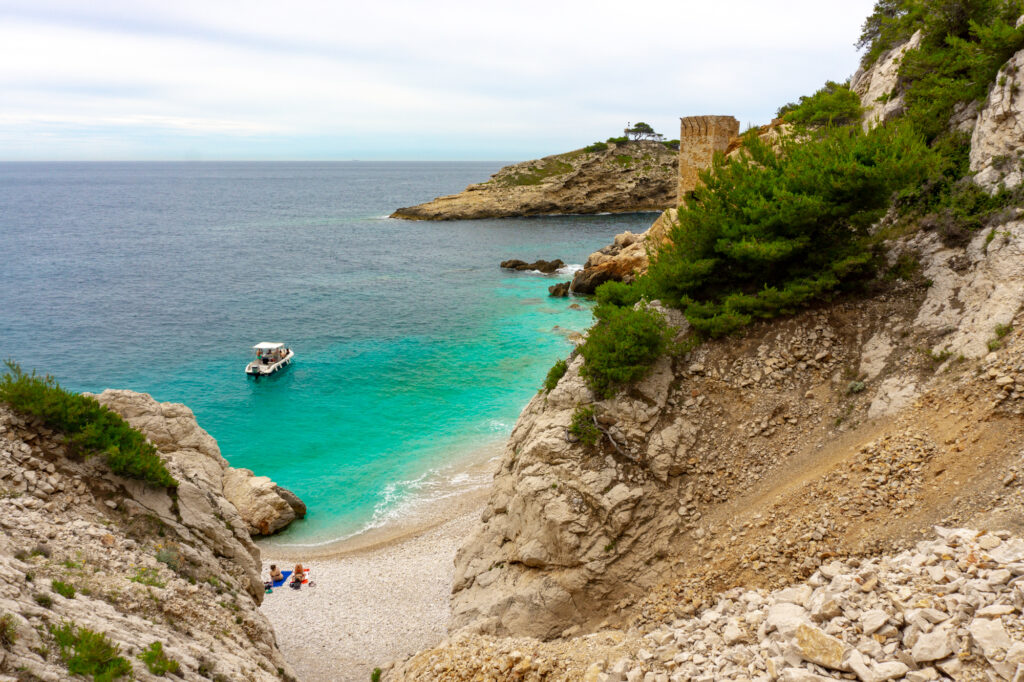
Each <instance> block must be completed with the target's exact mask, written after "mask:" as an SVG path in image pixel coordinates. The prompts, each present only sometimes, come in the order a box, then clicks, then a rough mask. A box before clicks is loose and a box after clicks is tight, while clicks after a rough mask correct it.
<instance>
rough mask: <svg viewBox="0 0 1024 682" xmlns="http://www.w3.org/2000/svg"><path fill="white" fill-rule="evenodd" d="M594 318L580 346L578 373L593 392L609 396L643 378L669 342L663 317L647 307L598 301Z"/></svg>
mask: <svg viewBox="0 0 1024 682" xmlns="http://www.w3.org/2000/svg"><path fill="white" fill-rule="evenodd" d="M594 316H595V317H596V318H597V324H595V325H594V326H593V327H592V328H591V329H590V332H589V333H588V334H587V339H586V341H584V342H583V345H581V346H580V355H582V356H583V367H582V369H581V370H580V373H581V374H582V375H583V378H584V379H586V381H587V383H588V384H589V385H590V387H591V388H593V389H594V392H595V393H597V394H598V395H600V396H602V397H605V398H609V397H611V396H613V395H614V394H615V392H616V391H617V390H618V388H619V387H620V386H622V385H624V384H628V383H631V382H634V381H637V380H639V379H642V378H643V377H644V375H645V374H647V371H648V370H649V369H650V367H651V365H652V364H654V361H655V360H657V359H658V357H659V356H660V355H661V354H662V353H663V352H664V350H665V346H666V344H667V342H668V327H667V326H666V325H665V319H664V318H663V317H662V316H661V315H660V314H659V313H657V312H654V311H652V310H649V309H647V308H646V307H641V308H639V309H636V308H632V307H629V308H622V307H619V306H616V305H612V304H608V303H605V304H600V305H598V306H597V307H596V308H595V309H594Z"/></svg>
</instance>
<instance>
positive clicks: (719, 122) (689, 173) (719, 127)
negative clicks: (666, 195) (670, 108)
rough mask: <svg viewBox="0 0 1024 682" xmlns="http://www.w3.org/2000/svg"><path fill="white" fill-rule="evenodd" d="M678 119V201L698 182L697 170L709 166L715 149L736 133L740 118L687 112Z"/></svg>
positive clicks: (722, 146)
mask: <svg viewBox="0 0 1024 682" xmlns="http://www.w3.org/2000/svg"><path fill="white" fill-rule="evenodd" d="M679 123H680V126H679V194H678V203H682V201H683V198H684V197H685V196H686V193H687V192H692V191H693V190H694V189H696V188H697V185H698V184H700V171H702V170H704V169H706V168H709V167H710V166H711V160H712V159H713V158H714V156H715V152H724V151H725V150H726V148H727V147H728V146H729V143H730V142H731V141H732V140H733V139H734V138H736V136H738V135H739V133H740V122H739V121H737V120H736V118H734V117H733V116H687V117H685V118H681V119H679Z"/></svg>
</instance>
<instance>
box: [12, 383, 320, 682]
mask: <svg viewBox="0 0 1024 682" xmlns="http://www.w3.org/2000/svg"><path fill="white" fill-rule="evenodd" d="M98 399H99V400H100V402H101V403H103V404H105V405H108V406H109V407H110V408H111V409H113V410H114V411H115V412H118V413H119V414H121V416H122V417H123V418H124V419H125V420H126V421H128V422H129V423H130V424H131V425H132V426H133V427H134V428H136V429H137V430H139V431H140V432H142V433H143V435H145V436H146V437H147V438H148V439H149V440H150V442H152V443H153V444H154V445H155V446H156V447H157V450H158V453H159V455H160V458H161V459H162V460H163V461H164V463H165V466H166V467H167V469H168V470H169V471H170V473H171V474H172V475H173V476H174V477H175V478H176V479H177V480H178V486H177V488H175V489H173V490H169V489H166V488H157V487H154V486H152V485H148V484H145V483H143V482H141V481H138V480H134V479H127V478H122V477H120V476H116V475H114V474H112V473H111V472H110V470H109V469H108V468H107V466H106V465H105V464H104V463H102V462H100V461H99V458H91V459H88V460H85V461H82V460H80V459H73V458H71V457H69V456H68V450H67V446H66V445H65V443H64V441H63V436H62V434H60V433H56V432H54V431H52V430H51V429H48V428H46V427H45V426H43V425H42V424H41V423H40V422H38V421H36V420H35V419H34V418H29V417H25V416H23V415H20V414H18V413H15V412H12V411H11V410H9V409H8V408H7V407H5V406H2V405H0V527H2V528H3V533H2V534H0V619H2V620H3V623H2V627H3V629H4V635H3V638H2V640H0V644H2V646H0V679H3V680H15V679H16V680H19V681H21V680H47V681H53V682H56V681H58V680H65V679H69V672H68V668H67V664H66V662H64V660H63V659H64V657H63V656H62V655H60V653H61V641H60V640H58V639H57V637H56V635H55V634H54V632H55V631H54V629H55V628H61V627H67V626H69V625H70V627H71V632H74V633H78V634H79V635H81V634H82V633H86V632H89V633H97V635H104V636H105V637H106V638H107V640H108V642H109V644H110V645H111V646H113V647H116V648H117V651H116V652H115V653H116V654H119V655H120V656H121V657H122V658H124V659H125V660H126V661H127V665H129V666H130V668H131V674H132V675H133V676H134V677H135V679H140V680H149V679H158V675H157V674H154V673H153V672H152V670H151V669H150V668H149V667H147V665H146V664H145V663H144V662H143V661H142V660H141V659H140V658H139V656H140V655H141V654H143V652H145V651H147V650H150V651H152V648H153V646H154V643H158V644H159V648H160V650H161V651H162V652H163V656H165V657H166V658H167V659H169V660H173V661H174V662H175V663H176V666H175V667H174V669H175V670H177V675H178V676H180V677H182V678H184V679H188V680H199V679H217V680H281V679H295V676H294V673H293V671H292V668H291V666H290V665H289V664H288V662H287V661H286V660H285V659H284V657H283V656H282V654H281V652H280V650H279V649H278V646H277V639H276V637H275V634H274V631H273V629H272V627H271V626H270V623H269V622H268V621H267V619H266V618H265V617H264V615H263V614H262V613H261V612H260V609H259V605H260V603H261V602H262V600H263V593H264V590H263V582H262V579H261V577H260V572H261V564H260V551H259V548H257V547H256V545H255V544H254V543H253V541H252V539H251V536H250V533H262V532H264V531H271V530H273V529H279V528H281V527H283V526H284V525H286V524H287V522H288V520H291V519H294V518H296V517H297V516H298V515H299V514H300V513H301V512H302V509H303V508H302V506H301V502H299V501H298V499H297V498H295V497H294V495H291V494H290V493H288V492H287V491H283V490H282V489H279V488H277V487H276V486H274V485H273V484H272V483H269V479H265V478H263V477H255V476H253V475H252V473H251V472H247V471H245V470H235V469H232V468H231V467H229V466H228V465H227V462H226V461H225V460H224V458H223V457H222V456H221V454H220V450H219V449H218V448H217V444H216V442H215V441H214V440H213V438H212V437H211V436H210V435H209V434H208V433H207V432H206V431H204V430H203V429H202V428H201V427H199V425H198V424H197V423H196V420H195V417H194V416H193V414H192V412H191V410H189V409H188V408H187V407H185V406H184V405H178V404H173V403H158V402H157V401H155V400H153V399H152V398H151V397H150V396H148V395H145V394H139V393H133V392H131V391H104V392H103V393H102V394H100V395H99V396H98ZM235 501H237V502H238V505H236V503H235ZM239 505H240V506H239ZM86 639H88V637H87V638H86ZM65 653H66V654H68V655H70V654H71V653H72V652H71V649H70V648H69V649H65Z"/></svg>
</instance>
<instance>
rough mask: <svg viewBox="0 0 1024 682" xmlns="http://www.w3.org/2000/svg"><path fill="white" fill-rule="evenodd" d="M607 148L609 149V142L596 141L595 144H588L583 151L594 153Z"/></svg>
mask: <svg viewBox="0 0 1024 682" xmlns="http://www.w3.org/2000/svg"><path fill="white" fill-rule="evenodd" d="M606 149H608V143H607V142H595V143H594V144H591V145H587V146H586V147H584V148H583V151H585V152H591V153H592V152H603V151H605V150H606Z"/></svg>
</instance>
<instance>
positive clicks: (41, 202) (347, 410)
mask: <svg viewBox="0 0 1024 682" xmlns="http://www.w3.org/2000/svg"><path fill="white" fill-rule="evenodd" d="M501 165H502V164H501V163H498V162H495V163H480V162H449V163H399V162H392V163H362V162H335V163H276V162H274V163H269V162H268V163H7V164H0V238H2V241H3V250H2V254H3V256H2V259H3V260H2V266H0V357H2V358H13V359H16V360H17V361H18V362H20V363H21V364H22V366H23V367H25V368H26V369H31V368H36V369H39V370H41V371H44V372H48V373H51V374H53V375H55V376H56V377H57V378H58V380H59V381H60V382H61V383H62V384H63V385H64V386H66V387H68V388H71V389H74V390H88V391H101V390H103V389H104V388H108V387H111V388H129V389H133V390H136V391H143V392H146V393H150V394H152V395H153V396H154V397H155V398H157V399H158V400H164V401H175V402H183V403H185V404H187V405H188V406H189V407H191V408H192V409H193V411H194V412H195V413H196V416H197V417H198V419H199V423H200V424H201V425H202V426H203V427H204V428H205V429H207V430H208V431H209V432H210V433H211V434H212V435H213V436H214V437H215V438H216V439H217V441H218V443H219V444H220V447H221V450H222V452H223V454H224V456H225V457H226V458H227V459H228V460H229V461H230V462H231V464H232V465H234V466H242V467H247V468H250V469H253V470H254V471H255V472H256V473H258V474H263V475H267V476H270V477H271V478H273V479H274V480H275V481H276V482H278V483H279V484H281V485H283V486H286V487H288V488H290V489H292V490H294V491H295V492H296V493H297V494H298V495H299V496H300V497H301V498H302V499H303V500H305V501H306V502H307V504H308V505H309V507H310V514H309V517H308V519H307V521H306V522H303V523H301V524H297V525H296V526H294V527H293V528H292V529H290V530H289V531H287V535H286V537H285V538H284V540H285V541H288V542H295V543H311V542H320V541H325V540H328V539H332V538H338V537H343V536H347V535H350V534H352V533H354V532H357V531H359V530H361V529H363V528H366V527H367V526H368V525H378V524H380V523H383V522H385V521H387V520H389V519H392V518H394V517H395V516H396V515H400V514H401V513H402V512H403V509H405V508H406V507H405V506H403V505H408V503H409V502H410V500H412V499H414V498H415V497H416V496H417V495H419V496H424V495H429V494H432V493H431V491H432V490H433V491H435V492H436V490H437V489H438V487H437V485H438V481H440V480H441V479H443V478H444V477H448V480H449V481H452V480H454V481H456V482H457V481H458V479H459V475H458V471H459V464H460V463H461V462H463V461H465V460H467V458H469V457H470V456H471V455H472V453H474V452H477V451H479V450H480V449H481V448H483V447H484V446H487V445H493V444H494V443H495V442H497V441H500V440H501V439H503V438H504V437H506V436H507V435H508V433H509V431H510V430H511V427H512V425H513V424H514V422H515V419H516V417H517V416H518V414H519V411H520V410H521V409H522V407H523V406H524V405H525V403H526V401H527V400H528V399H529V398H530V396H531V395H532V394H533V393H534V392H535V391H536V390H537V387H538V386H539V384H540V382H541V380H542V379H543V376H544V374H545V372H546V371H547V368H548V367H549V366H550V365H551V363H552V362H553V361H554V360H555V359H556V358H558V357H560V356H561V357H564V356H565V355H566V354H567V353H568V351H569V350H570V348H571V347H570V345H569V343H568V341H567V339H566V336H565V332H566V331H567V330H577V331H580V330H582V329H584V328H586V327H587V326H589V324H590V312H589V309H588V307H587V305H586V304H585V303H584V305H583V306H582V309H580V310H574V309H571V308H570V304H571V303H572V301H571V300H565V299H549V298H548V297H547V287H548V286H549V285H550V284H552V283H554V282H555V281H564V280H566V279H568V275H562V276H561V277H554V278H549V277H543V276H539V275H535V274H521V273H507V272H504V271H501V270H500V269H499V268H498V263H499V262H500V261H501V260H504V259H506V258H522V259H527V260H532V259H535V258H546V259H550V258H556V257H557V258H562V259H563V260H565V261H566V262H567V263H576V264H579V263H582V262H583V261H584V260H585V259H586V257H587V254H589V253H590V252H591V251H593V250H595V249H597V248H600V247H601V246H603V245H604V244H607V243H608V241H609V240H610V237H611V236H612V235H614V234H615V233H617V232H621V231H623V230H625V229H629V230H633V231H634V232H636V231H641V230H643V229H646V227H647V226H648V225H649V224H650V223H651V222H652V216H651V215H649V214H646V215H627V216H589V217H582V216H579V217H577V216H572V217H546V218H534V219H505V220H478V221H459V222H444V223H433V222H429V223H428V222H410V221H397V220H389V219H386V218H385V216H386V215H387V214H389V213H390V212H391V211H392V210H394V209H395V208H397V207H399V206H408V205H412V204H415V203H420V202H422V201H426V200H429V199H430V198H432V197H434V196H437V195H440V194H449V193H453V192H457V191H459V190H461V189H462V188H464V187H465V186H466V185H467V184H469V183H471V182H478V181H480V180H483V179H485V178H486V177H487V176H488V175H489V174H491V173H493V172H494V171H496V170H497V169H498V168H499V167H500V166H501ZM578 302H579V301H578ZM264 340H266V341H286V342H287V343H288V344H289V345H290V346H291V347H292V348H293V349H294V350H295V351H296V362H295V364H294V366H292V367H291V368H289V369H288V370H286V371H285V372H284V373H283V374H281V375H279V376H277V377H274V378H271V379H264V380H260V381H259V382H256V381H253V380H252V379H247V378H246V377H245V375H244V374H243V371H242V370H243V367H244V365H245V363H246V362H247V361H248V359H249V357H248V355H249V347H250V346H251V345H252V344H254V343H256V342H258V341H264Z"/></svg>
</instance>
